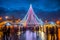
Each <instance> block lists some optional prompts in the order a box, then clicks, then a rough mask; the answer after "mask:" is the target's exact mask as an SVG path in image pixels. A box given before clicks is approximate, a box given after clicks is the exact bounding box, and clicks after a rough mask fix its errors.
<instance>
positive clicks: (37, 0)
mask: <svg viewBox="0 0 60 40" xmlns="http://www.w3.org/2000/svg"><path fill="white" fill-rule="evenodd" d="M30 4H32V6H33V9H34V11H35V13H36V14H37V16H38V17H39V18H42V19H51V18H57V19H60V0H0V15H4V13H5V14H6V15H15V16H17V15H19V14H20V15H19V16H20V17H21V18H23V17H24V16H25V14H26V13H27V11H28V9H29V6H30ZM7 10H8V11H7ZM3 11H4V12H3ZM17 17H18V16H17Z"/></svg>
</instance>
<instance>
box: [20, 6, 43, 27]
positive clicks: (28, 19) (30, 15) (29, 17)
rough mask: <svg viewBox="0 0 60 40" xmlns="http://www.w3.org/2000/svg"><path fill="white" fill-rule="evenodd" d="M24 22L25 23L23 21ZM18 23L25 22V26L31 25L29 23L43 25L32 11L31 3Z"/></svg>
mask: <svg viewBox="0 0 60 40" xmlns="http://www.w3.org/2000/svg"><path fill="white" fill-rule="evenodd" d="M24 22H25V23H24ZM20 24H23V26H24V24H26V26H31V25H36V26H37V25H43V22H42V20H41V19H38V17H37V16H36V14H35V13H34V11H33V8H32V5H30V8H29V10H28V12H27V14H26V16H25V17H24V18H23V20H22V21H21V22H20Z"/></svg>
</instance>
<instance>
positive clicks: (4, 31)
mask: <svg viewBox="0 0 60 40" xmlns="http://www.w3.org/2000/svg"><path fill="white" fill-rule="evenodd" d="M3 40H8V38H7V27H6V25H5V26H4V27H3Z"/></svg>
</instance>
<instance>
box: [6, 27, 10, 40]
mask: <svg viewBox="0 0 60 40" xmlns="http://www.w3.org/2000/svg"><path fill="white" fill-rule="evenodd" d="M9 37H10V26H9V27H8V28H7V38H8V40H9Z"/></svg>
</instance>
